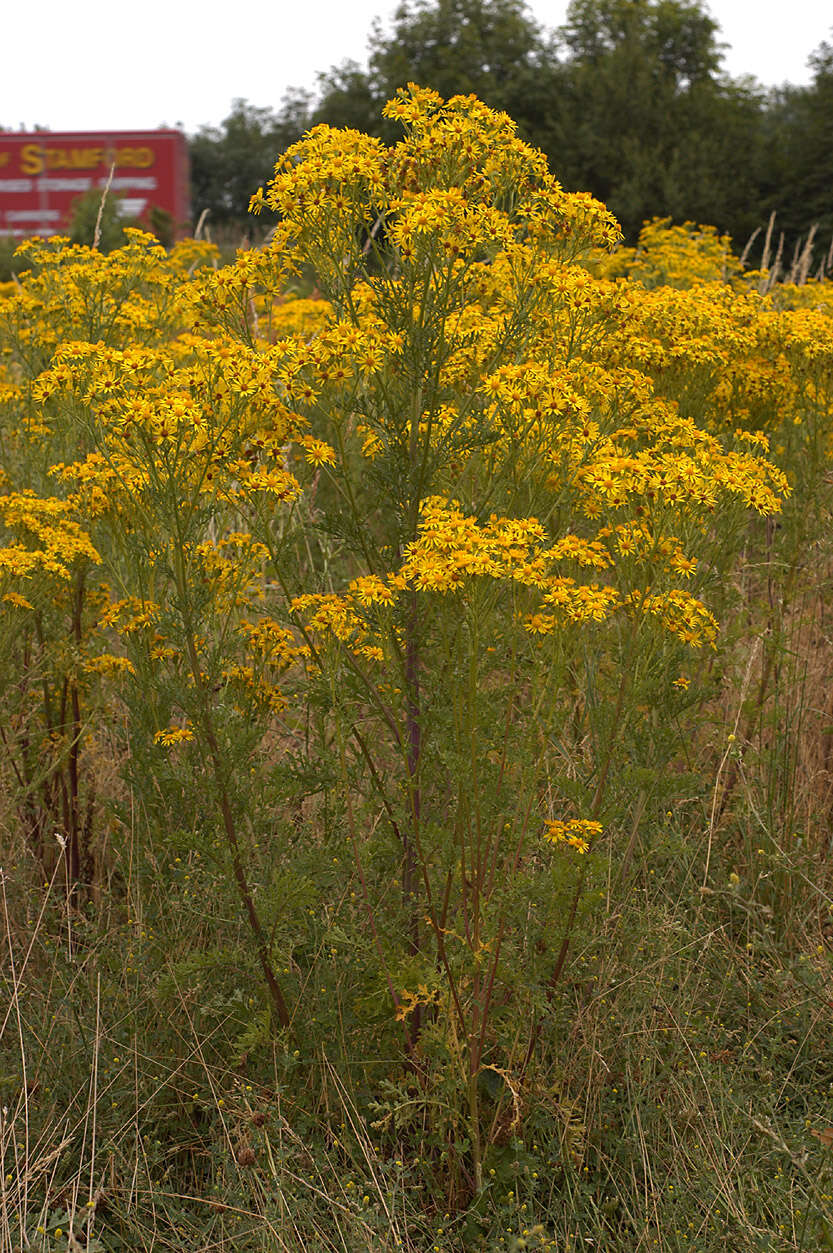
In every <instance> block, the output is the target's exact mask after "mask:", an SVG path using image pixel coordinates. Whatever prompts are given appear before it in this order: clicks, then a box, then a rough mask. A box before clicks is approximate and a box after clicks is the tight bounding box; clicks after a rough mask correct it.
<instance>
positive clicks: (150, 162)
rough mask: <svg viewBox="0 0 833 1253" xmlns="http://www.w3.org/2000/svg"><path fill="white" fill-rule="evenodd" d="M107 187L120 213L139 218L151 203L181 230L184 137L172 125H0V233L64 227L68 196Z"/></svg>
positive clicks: (184, 217) (184, 219)
mask: <svg viewBox="0 0 833 1253" xmlns="http://www.w3.org/2000/svg"><path fill="white" fill-rule="evenodd" d="M111 169H112V171H113V178H112V182H111V184H110V189H111V192H112V193H114V194H115V195H117V196H118V197H119V198H120V201H121V205H122V212H123V213H124V215H125V217H130V218H139V219H140V220H141V221H142V222H143V223H144V224H147V223H148V221H149V218H148V215H149V213H150V211H151V209H153V208H156V207H158V208H160V209H164V210H165V211H166V212H167V213H169V214H170V215H171V217H172V218H173V221H174V228H175V231H176V233H177V234H178V235H181V234H183V232H184V231H185V229H186V227H187V223H188V218H189V216H190V205H189V197H188V145H187V142H186V139H185V136H184V135H183V134H182V132H181V131H177V130H156V131H85V132H83V133H82V132H64V131H36V132H34V133H30V134H25V133H23V132H21V131H2V132H0V235H16V236H19V237H21V236H28V235H61V234H64V233H65V232H66V229H67V226H68V224H69V220H70V216H71V212H72V202H73V201H74V200H75V199H76V197H78V196H83V195H84V193H85V192H89V191H92V190H95V191H101V192H103V191H104V188H105V186H106V184H107V179H108V177H109V175H110V170H111Z"/></svg>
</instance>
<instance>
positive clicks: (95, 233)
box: [93, 161, 116, 248]
mask: <svg viewBox="0 0 833 1253" xmlns="http://www.w3.org/2000/svg"><path fill="white" fill-rule="evenodd" d="M115 170H116V163H115V161H113V162H111V165H110V173H109V174H108V175H107V182H106V183H105V184H104V191H103V192H102V193H101V204H100V205H99V206H98V214H97V216H96V219H95V230H94V231H93V248H97V247H98V245H99V244H100V243H101V219H102V217H103V215H104V206H105V204H106V203H107V194H108V192H109V191H110V186H111V184H112V182H113V174H114V173H115Z"/></svg>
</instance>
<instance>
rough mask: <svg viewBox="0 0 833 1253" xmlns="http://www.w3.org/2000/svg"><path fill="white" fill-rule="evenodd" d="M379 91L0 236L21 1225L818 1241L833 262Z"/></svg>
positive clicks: (2, 713)
mask: <svg viewBox="0 0 833 1253" xmlns="http://www.w3.org/2000/svg"><path fill="white" fill-rule="evenodd" d="M385 113H386V119H387V124H390V125H391V126H395V127H397V128H398V131H399V135H400V138H399V139H398V141H397V142H396V143H395V144H392V145H386V144H385V143H383V142H382V141H381V140H380V139H378V138H375V137H372V136H370V135H368V134H365V133H363V132H360V131H358V130H349V129H335V128H332V127H329V126H325V125H322V126H319V127H316V128H314V129H312V130H311V131H310V132H308V133H307V134H306V135H305V136H304V137H303V138H302V139H301V140H299V141H298V142H297V143H296V144H294V145H293V146H291V147H290V148H289V149H288V150H287V151H286V153H285V154H284V155H283V156H282V157H280V159H279V161H278V164H277V166H276V167H275V173H274V177H273V178H272V179H271V181H270V182H269V183H268V184H267V185H266V186H265V187H263V188H262V189H261V190H260V191H256V193H255V195H254V196H253V198H252V208H253V210H254V211H255V212H258V211H261V210H264V209H268V210H271V211H272V212H273V213H274V215H275V218H276V221H277V225H276V226H275V228H274V230H273V231H272V232H271V234H270V236H269V238H268V240H267V242H266V243H265V244H264V245H263V246H262V247H260V248H257V249H247V250H242V251H240V252H239V253H238V255H237V257H236V259H235V260H234V261H233V262H232V263H231V264H226V265H221V264H220V263H219V261H218V257H217V254H216V250H215V249H213V247H212V246H211V245H210V244H208V243H206V242H196V241H193V240H186V241H183V242H180V243H178V244H176V245H175V246H173V247H172V248H170V249H169V250H166V249H165V248H163V247H162V246H161V245H160V244H159V243H158V242H157V241H156V240H155V239H154V237H153V236H150V235H147V234H143V233H142V232H141V231H139V230H133V229H128V231H127V232H126V236H127V242H126V243H125V244H124V246H122V247H119V248H116V249H114V250H113V251H111V252H109V253H108V254H106V255H105V254H103V253H102V252H101V251H100V250H98V249H94V248H88V247H84V246H81V245H75V244H72V243H70V241H68V240H63V239H51V240H46V241H44V240H34V241H29V242H28V243H26V244H25V245H24V246H23V250H22V253H21V255H20V257H19V258H18V260H21V259H22V263H23V265H24V270H23V272H22V273H21V274H20V275H19V277H17V278H16V279H15V280H14V281H13V282H10V283H8V284H6V285H4V286H3V288H2V290H0V346H1V347H2V357H0V471H1V472H2V484H1V485H0V532H1V534H0V740H2V748H3V751H2V755H0V789H1V794H2V805H1V806H0V864H2V874H1V875H0V892H1V893H2V933H3V934H2V941H0V949H1V950H2V960H0V979H2V986H3V999H2V1006H1V1007H0V1110H1V1111H2V1112H1V1113H0V1155H2V1177H0V1250H2V1253H12V1251H13V1250H23V1249H34V1250H37V1251H38V1253H44V1251H45V1250H54V1249H62V1250H63V1249H66V1250H79V1249H83V1250H89V1251H90V1253H94V1251H102V1253H103V1251H104V1250H107V1251H108V1253H109V1251H113V1253H116V1251H117V1250H119V1251H121V1250H125V1251H127V1250H129V1251H131V1253H132V1251H134V1250H155V1251H156V1250H163V1249H170V1250H181V1251H183V1253H184V1251H185V1250H196V1249H200V1250H214V1249H217V1250H231V1249H234V1250H239V1251H249V1250H251V1251H252V1253H254V1251H256V1250H257V1251H261V1250H262V1251H265V1250H270V1251H271V1250H321V1251H322V1253H324V1251H325V1250H342V1251H353V1250H356V1251H358V1250H366V1249H371V1250H380V1251H381V1250H391V1249H403V1250H413V1251H414V1253H417V1251H418V1253H423V1251H425V1253H429V1251H432V1253H445V1251H446V1250H448V1251H451V1250H461V1251H462V1250H490V1251H492V1250H494V1251H495V1253H496V1251H497V1250H508V1249H512V1250H519V1249H553V1250H555V1249H557V1250H559V1251H562V1250H570V1251H578V1250H605V1251H606V1253H614V1251H620V1253H631V1251H633V1250H653V1249H660V1250H667V1251H669V1253H670V1251H673V1253H679V1251H681V1250H692V1251H694V1250H697V1251H698V1253H723V1250H726V1249H732V1250H743V1251H747V1250H748V1251H749V1253H752V1251H755V1253H758V1251H760V1253H763V1250H784V1251H786V1250H792V1251H798V1250H809V1249H815V1248H823V1247H828V1248H833V1118H832V1117H831V1096H832V1095H833V1082H831V1074H830V1065H829V1057H830V1053H829V1021H830V1016H831V1005H832V1004H833V985H832V984H831V944H832V943H833V924H831V909H833V876H831V872H830V861H831V858H830V852H831V842H830V828H831V816H832V815H833V695H831V693H832V692H833V686H831V671H833V643H831V622H830V585H831V578H832V577H833V553H831V540H830V535H831V527H830V521H831V503H832V502H833V475H832V474H831V470H832V469H833V465H832V464H831V453H832V452H833V445H832V444H831V436H833V285H831V284H830V283H829V282H826V281H817V280H813V279H811V278H808V274H807V273H806V272H805V271H803V270H802V269H801V267H800V266H799V267H798V268H797V269H796V270H795V271H794V273H793V274H792V276H791V277H792V279H793V281H792V282H783V281H782V282H775V281H774V279H775V277H776V276H775V274H774V272H773V270H772V269H771V268H764V269H762V270H759V271H751V270H749V269H747V268H745V267H744V264H743V263H742V262H741V261H739V260H737V259H736V258H735V257H734V256H733V254H732V251H731V248H730V241H729V240H728V238H727V237H725V236H721V235H720V234H719V233H718V231H717V230H715V229H714V228H711V227H708V226H695V225H692V224H691V223H687V224H685V225H681V226H674V225H673V224H672V223H671V222H670V220H668V219H655V220H653V221H652V222H649V223H648V224H646V226H645V227H644V229H643V231H642V234H641V236H640V239H639V243H638V245H636V246H634V247H631V248H626V247H622V246H620V240H621V233H620V230H619V227H618V224H617V222H616V220H615V219H614V217H613V216H612V215H611V213H610V212H609V211H608V210H607V209H606V208H605V206H604V205H603V204H601V203H600V202H599V201H597V200H595V199H593V198H592V197H591V196H590V195H589V194H584V193H567V192H565V191H564V190H563V189H562V187H561V186H560V184H559V183H558V182H557V181H556V180H555V178H554V177H553V175H552V174H550V172H549V171H548V167H547V162H546V158H545V157H544V156H543V155H542V154H541V153H540V152H538V151H537V150H536V149H534V148H532V147H530V146H528V145H527V144H526V143H524V142H522V141H521V140H520V139H519V137H518V135H517V132H516V129H515V126H514V124H513V123H512V122H511V121H510V119H509V118H508V116H506V115H505V114H502V113H498V112H495V111H493V110H492V109H490V108H488V107H487V106H486V105H484V104H483V103H481V102H480V101H479V100H478V99H477V98H475V97H474V96H457V97H454V98H452V99H450V100H448V101H444V100H443V99H442V98H441V97H440V96H439V95H438V94H437V93H436V92H433V91H430V90H427V89H421V88H417V87H414V86H411V87H409V88H407V89H402V90H400V91H398V92H397V93H396V95H395V97H394V98H393V99H392V100H391V101H390V102H389V103H388V104H387V106H386V110H385ZM782 277H783V276H782ZM788 277H790V276H788Z"/></svg>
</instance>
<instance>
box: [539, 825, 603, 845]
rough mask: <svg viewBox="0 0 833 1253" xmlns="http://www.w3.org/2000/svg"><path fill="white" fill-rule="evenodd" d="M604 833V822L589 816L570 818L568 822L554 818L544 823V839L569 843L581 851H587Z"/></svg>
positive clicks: (550, 841)
mask: <svg viewBox="0 0 833 1253" xmlns="http://www.w3.org/2000/svg"><path fill="white" fill-rule="evenodd" d="M601 833H602V824H601V823H600V822H593V821H591V820H590V819H588V818H570V819H568V820H567V821H566V822H563V821H562V820H561V819H552V820H550V821H548V822H546V823H545V824H544V839H545V840H547V841H549V843H550V844H567V845H569V847H570V848H574V849H576V851H577V852H579V853H586V852H588V850H589V849H590V845H591V843H592V842H593V840H594V839H596V838H597V837H598V836H600V835H601Z"/></svg>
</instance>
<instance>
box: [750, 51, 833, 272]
mask: <svg viewBox="0 0 833 1253" xmlns="http://www.w3.org/2000/svg"><path fill="white" fill-rule="evenodd" d="M809 64H810V67H811V69H812V70H813V78H812V81H811V82H810V84H809V85H808V86H806V87H792V86H785V87H781V88H778V89H777V90H776V91H774V92H773V93H772V94H771V96H770V99H769V102H768V109H767V116H766V140H767V155H768V161H767V166H766V169H765V171H764V177H763V179H762V196H763V213H762V217H763V216H765V215H766V214H767V213H769V212H770V211H772V210H773V209H774V210H775V212H776V213H777V215H778V216H777V223H778V225H779V227H780V229H782V230H783V231H784V232H785V234H786V237H787V240H788V241H790V242H789V245H788V247H789V248H791V247H793V246H794V245H793V244H792V242H791V241H792V240H793V239H794V238H796V237H797V236H799V235H806V233H807V232H808V231H809V230H810V228H811V227H812V226H813V225H814V224H818V227H819V240H820V242H821V243H822V244H823V246H824V247H825V249H826V247H827V245H828V244H829V241H830V234H831V232H833V194H831V190H830V189H831V187H833V143H832V142H831V141H832V140H833V45H832V44H830V43H822V44H820V45H819V47H818V48H817V49H816V50H815V52H813V53H812V54H811V56H810V58H809Z"/></svg>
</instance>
